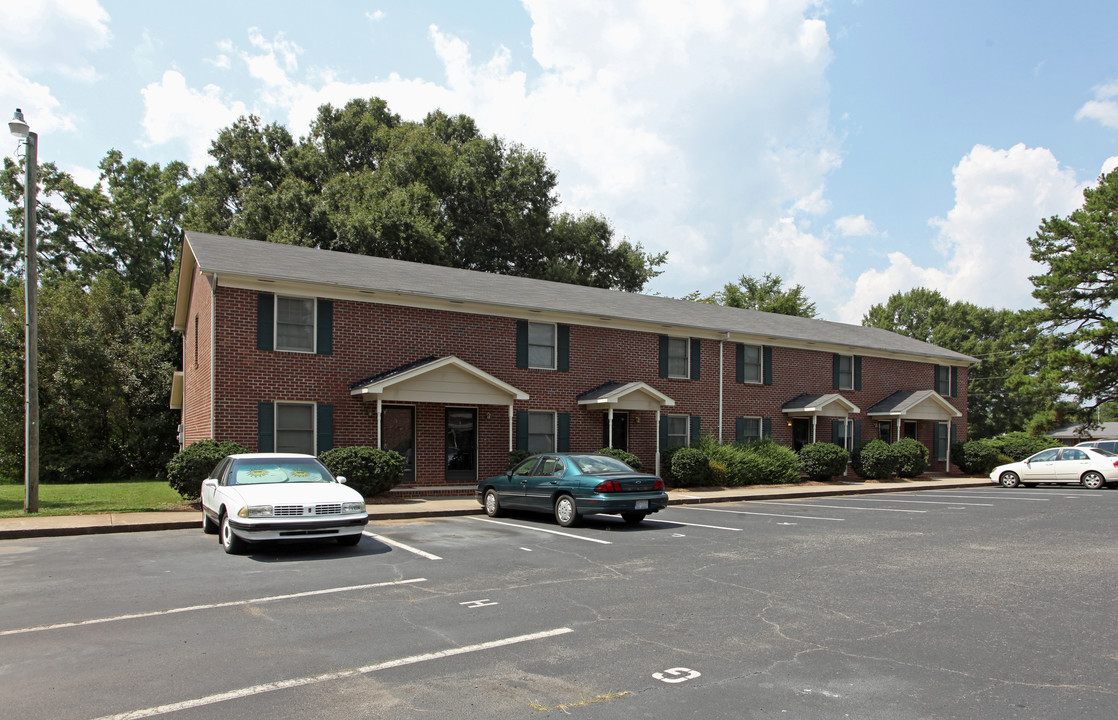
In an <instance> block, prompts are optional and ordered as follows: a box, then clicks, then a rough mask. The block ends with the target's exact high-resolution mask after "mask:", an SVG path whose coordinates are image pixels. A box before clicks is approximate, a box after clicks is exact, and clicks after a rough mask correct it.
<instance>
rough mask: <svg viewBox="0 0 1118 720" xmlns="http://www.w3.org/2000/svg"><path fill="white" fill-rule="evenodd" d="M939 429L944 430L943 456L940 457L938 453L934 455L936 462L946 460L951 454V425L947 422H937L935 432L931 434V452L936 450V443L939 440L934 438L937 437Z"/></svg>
mask: <svg viewBox="0 0 1118 720" xmlns="http://www.w3.org/2000/svg"><path fill="white" fill-rule="evenodd" d="M939 428H943V429H944V430H943V455H940V454H939V453H934V454H935V455H936V458H935V459H936V460H946V459H947V458H948V456H949V455H950V454H951V423H949V422H937V423H936V431H935V432H933V433H932V450H933V451H935V450H936V447H935V445H936V441H937V440H938V439H939V438H938V437H936V436H937V435H939Z"/></svg>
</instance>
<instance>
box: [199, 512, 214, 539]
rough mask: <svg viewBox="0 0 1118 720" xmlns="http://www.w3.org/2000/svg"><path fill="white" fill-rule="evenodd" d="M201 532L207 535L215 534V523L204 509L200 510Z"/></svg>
mask: <svg viewBox="0 0 1118 720" xmlns="http://www.w3.org/2000/svg"><path fill="white" fill-rule="evenodd" d="M202 532H204V533H206V534H207V535H217V523H215V522H214V521H213V519H211V518H210V516H209V515H207V514H206V511H205V510H203V511H202Z"/></svg>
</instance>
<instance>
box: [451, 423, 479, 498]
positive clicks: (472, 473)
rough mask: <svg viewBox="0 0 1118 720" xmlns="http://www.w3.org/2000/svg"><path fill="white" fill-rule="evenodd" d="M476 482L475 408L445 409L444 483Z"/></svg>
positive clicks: (466, 483)
mask: <svg viewBox="0 0 1118 720" xmlns="http://www.w3.org/2000/svg"><path fill="white" fill-rule="evenodd" d="M476 482H477V410H475V409H474V408H447V409H446V483H447V485H472V484H473V483H476Z"/></svg>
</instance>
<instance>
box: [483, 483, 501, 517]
mask: <svg viewBox="0 0 1118 720" xmlns="http://www.w3.org/2000/svg"><path fill="white" fill-rule="evenodd" d="M485 514H486V515H488V516H489V517H500V516H501V503H500V501H499V500H497V491H496V490H492V489H490V490H486V491H485Z"/></svg>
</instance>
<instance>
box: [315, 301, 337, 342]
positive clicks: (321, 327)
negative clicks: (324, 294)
mask: <svg viewBox="0 0 1118 720" xmlns="http://www.w3.org/2000/svg"><path fill="white" fill-rule="evenodd" d="M317 305H318V330H317V336H318V337H317V339H316V341H315V348H314V351H315V352H316V353H318V354H319V355H331V354H333V352H334V301H333V300H319V301H318V302H317Z"/></svg>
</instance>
